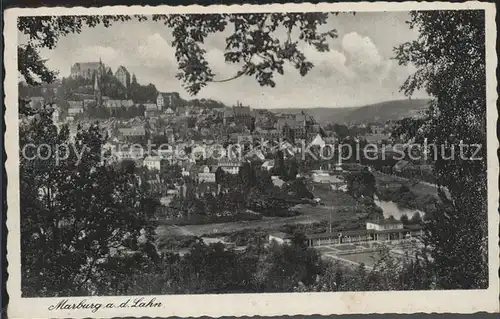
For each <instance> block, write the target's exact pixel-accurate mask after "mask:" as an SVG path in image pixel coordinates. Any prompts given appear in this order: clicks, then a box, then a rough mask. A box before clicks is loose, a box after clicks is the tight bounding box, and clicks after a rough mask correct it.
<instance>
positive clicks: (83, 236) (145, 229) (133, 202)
mask: <svg viewBox="0 0 500 319" xmlns="http://www.w3.org/2000/svg"><path fill="white" fill-rule="evenodd" d="M50 114H51V110H50V109H44V110H43V111H42V112H40V113H39V114H37V115H34V116H32V117H30V118H29V119H27V121H28V123H27V124H26V125H24V126H22V127H21V129H20V146H21V154H20V161H21V162H20V172H21V178H20V181H21V189H20V191H21V193H22V194H23V196H24V194H25V195H26V197H25V198H24V200H23V201H22V202H21V220H22V221H23V222H22V225H21V241H22V268H23V275H24V276H23V279H22V287H23V294H24V295H27V296H29V295H37V296H38V295H43V296H58V295H75V294H76V295H78V294H84V295H86V294H94V293H99V292H101V289H106V288H105V287H101V286H100V280H101V279H102V278H107V279H106V280H108V281H109V283H110V284H112V282H113V280H114V279H117V277H116V274H115V275H113V274H112V273H110V271H111V270H112V271H115V270H116V269H115V268H114V267H112V266H110V264H112V263H115V262H118V263H122V262H123V263H128V261H127V257H124V256H121V257H120V256H119V255H120V254H119V251H120V250H122V251H128V252H131V253H133V254H136V253H137V254H139V255H141V253H140V252H139V251H140V250H141V249H140V246H141V247H144V245H141V244H140V241H141V239H140V238H143V237H144V238H143V239H147V237H148V236H151V234H152V231H153V229H152V228H151V227H150V226H152V225H150V224H149V225H150V226H148V222H149V219H150V218H151V216H152V214H153V213H154V211H155V209H156V205H157V203H156V202H155V201H153V200H151V199H149V198H147V197H146V196H145V195H144V194H143V193H142V191H141V189H140V188H139V187H138V186H137V183H136V178H135V176H134V175H133V174H130V173H127V172H126V171H119V170H116V169H114V168H113V167H109V166H105V165H103V164H102V163H101V162H100V154H101V153H100V150H101V145H102V143H103V139H102V137H101V135H100V131H99V128H98V127H97V126H91V127H90V128H89V129H87V130H84V129H82V128H80V129H79V131H78V132H77V135H76V137H75V140H74V142H72V141H71V140H70V136H69V130H68V128H67V127H63V128H62V129H61V130H58V129H57V128H56V127H55V126H54V125H53V124H52V121H51V118H50ZM28 145H33V146H34V147H33V149H35V148H36V147H40V146H41V145H46V146H44V147H41V148H40V150H42V152H41V153H40V156H33V154H30V153H29V148H26V149H25V148H24V147H25V146H28ZM61 145H66V146H67V148H66V149H65V150H64V148H57V146H61ZM49 147H50V148H49ZM30 148H31V147H30ZM23 150H27V151H26V153H25V154H26V155H27V156H26V157H25V156H23V154H22V151H23ZM56 150H59V151H60V152H59V153H56ZM57 155H59V156H61V157H64V156H65V155H67V156H68V157H67V159H64V160H63V159H58V158H57ZM33 157H34V158H33ZM151 257H152V258H154V254H153V255H151ZM133 258H136V257H133ZM137 258H139V259H141V258H142V257H140V256H139V257H137ZM140 264H141V262H140V260H136V263H135V265H136V266H137V267H140ZM131 270H132V271H133V268H132V269H131ZM113 278H114V279H113ZM117 280H118V279H117Z"/></svg>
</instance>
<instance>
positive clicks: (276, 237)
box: [268, 232, 292, 245]
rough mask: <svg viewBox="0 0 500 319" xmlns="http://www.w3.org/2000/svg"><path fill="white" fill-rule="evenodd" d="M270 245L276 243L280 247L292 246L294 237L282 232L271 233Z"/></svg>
mask: <svg viewBox="0 0 500 319" xmlns="http://www.w3.org/2000/svg"><path fill="white" fill-rule="evenodd" d="M268 238H269V243H272V242H276V243H278V244H280V245H283V244H290V243H291V242H292V240H291V239H292V236H291V235H289V234H285V233H282V232H277V233H271V234H269V237H268Z"/></svg>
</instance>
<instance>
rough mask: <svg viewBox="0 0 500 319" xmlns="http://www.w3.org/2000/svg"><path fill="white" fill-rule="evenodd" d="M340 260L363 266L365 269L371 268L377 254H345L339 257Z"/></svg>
mask: <svg viewBox="0 0 500 319" xmlns="http://www.w3.org/2000/svg"><path fill="white" fill-rule="evenodd" d="M339 257H340V258H342V259H346V260H349V261H352V262H355V263H358V264H361V263H363V264H365V265H366V266H367V267H370V268H372V267H373V266H374V265H375V263H376V261H377V258H378V253H376V252H364V253H355V254H347V255H342V256H339Z"/></svg>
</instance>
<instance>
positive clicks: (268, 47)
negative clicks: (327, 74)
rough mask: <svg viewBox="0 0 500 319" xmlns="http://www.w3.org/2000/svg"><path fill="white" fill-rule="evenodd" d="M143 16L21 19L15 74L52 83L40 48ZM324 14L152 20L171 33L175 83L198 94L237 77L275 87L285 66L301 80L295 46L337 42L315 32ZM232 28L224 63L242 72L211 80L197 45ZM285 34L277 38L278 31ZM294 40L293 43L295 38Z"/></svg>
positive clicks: (321, 47)
mask: <svg viewBox="0 0 500 319" xmlns="http://www.w3.org/2000/svg"><path fill="white" fill-rule="evenodd" d="M132 18H137V19H139V20H145V19H147V17H146V16H110V15H104V16H50V17H48V16H38V17H21V18H19V20H18V29H19V31H21V32H22V33H24V34H25V35H27V36H28V43H27V44H26V45H21V46H19V50H18V51H19V52H18V56H19V70H20V72H21V73H22V74H23V76H24V77H25V79H26V81H27V82H28V83H29V84H39V83H40V81H39V80H38V79H37V77H40V78H41V79H42V81H43V82H52V81H53V80H54V78H55V74H54V73H52V72H51V71H49V70H48V69H47V68H46V66H45V64H44V61H43V60H41V59H40V57H39V54H38V50H39V49H40V48H49V49H52V48H54V47H55V46H56V44H57V41H58V39H59V38H60V37H61V36H65V35H68V34H71V33H80V32H81V31H82V29H83V28H84V27H94V26H96V25H97V24H103V25H104V26H105V27H109V26H110V25H111V24H112V23H113V22H116V21H127V20H130V19H132ZM327 18H328V14H327V13H314V12H311V13H269V14H268V13H252V14H190V15H153V16H152V20H153V21H161V22H163V23H164V24H165V26H167V27H168V28H170V29H171V30H172V35H173V37H174V40H173V43H172V44H173V46H174V47H175V57H176V59H177V62H178V65H179V73H178V74H177V78H178V79H179V80H181V81H182V83H183V85H184V87H185V88H186V90H187V91H188V92H189V93H191V94H197V93H198V92H199V91H200V90H201V89H202V88H203V87H204V86H206V85H207V83H209V82H226V81H229V80H232V79H235V78H237V77H240V76H243V75H247V76H254V77H255V79H256V80H257V81H258V82H259V83H260V84H261V85H263V86H272V87H274V86H275V82H274V80H273V77H274V74H275V73H279V74H283V73H284V68H283V66H284V64H285V63H286V62H288V63H291V64H292V65H293V67H294V68H295V69H297V70H298V71H299V73H300V74H301V75H302V76H304V75H305V74H307V72H308V71H309V70H310V69H311V68H312V67H313V64H312V63H311V62H309V61H308V60H307V58H306V57H305V55H304V53H303V52H302V51H301V50H300V48H299V46H298V43H299V42H303V43H306V44H308V45H310V46H313V47H314V48H316V49H317V50H318V51H320V52H324V51H328V49H329V47H328V43H327V40H328V38H335V37H337V34H336V31H335V30H329V31H327V32H320V31H319V26H321V25H324V24H325V23H326V21H327ZM229 27H233V28H234V30H235V31H234V32H232V34H231V35H230V36H229V37H227V38H226V50H225V53H224V56H225V59H226V61H227V62H230V63H238V64H242V67H241V70H240V71H239V72H238V73H237V74H236V75H235V76H234V77H232V78H230V79H216V78H215V74H214V73H213V71H212V69H211V68H210V66H209V64H208V62H207V60H206V59H205V54H206V50H205V49H204V48H203V46H202V44H203V43H204V41H205V40H206V38H207V37H208V36H209V35H210V34H213V33H220V32H223V31H224V30H225V29H226V28H229ZM283 30H284V31H285V32H284V34H285V36H284V38H280V36H279V34H280V31H283ZM295 35H297V38H296V39H294V36H295Z"/></svg>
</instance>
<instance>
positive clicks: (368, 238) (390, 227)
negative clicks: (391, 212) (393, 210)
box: [306, 219, 422, 247]
mask: <svg viewBox="0 0 500 319" xmlns="http://www.w3.org/2000/svg"><path fill="white" fill-rule="evenodd" d="M421 236H422V229H421V226H420V225H403V224H402V223H401V222H399V221H395V220H389V219H381V220H376V221H367V222H366V229H360V230H348V231H336V232H325V233H319V234H306V242H307V245H308V246H309V247H316V246H321V245H335V244H345V243H360V242H372V241H374V242H380V241H400V240H405V239H410V238H414V237H421Z"/></svg>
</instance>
